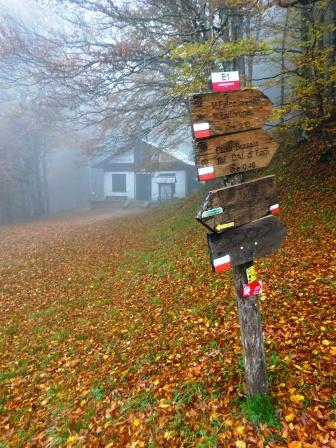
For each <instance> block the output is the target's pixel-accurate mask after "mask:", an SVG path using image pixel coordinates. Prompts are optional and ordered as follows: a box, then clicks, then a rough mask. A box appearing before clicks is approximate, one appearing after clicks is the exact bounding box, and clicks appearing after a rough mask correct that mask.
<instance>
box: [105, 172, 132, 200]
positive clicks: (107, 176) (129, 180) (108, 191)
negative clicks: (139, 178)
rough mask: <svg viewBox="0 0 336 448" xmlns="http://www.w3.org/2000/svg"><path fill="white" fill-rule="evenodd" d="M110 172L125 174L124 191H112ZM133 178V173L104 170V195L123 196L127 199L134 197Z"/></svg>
mask: <svg viewBox="0 0 336 448" xmlns="http://www.w3.org/2000/svg"><path fill="white" fill-rule="evenodd" d="M112 174H126V192H124V193H118V192H114V191H112ZM134 184H135V179H134V173H127V172H115V173H114V172H106V173H104V194H105V197H106V196H123V197H126V196H127V198H128V199H134V198H135V188H134Z"/></svg>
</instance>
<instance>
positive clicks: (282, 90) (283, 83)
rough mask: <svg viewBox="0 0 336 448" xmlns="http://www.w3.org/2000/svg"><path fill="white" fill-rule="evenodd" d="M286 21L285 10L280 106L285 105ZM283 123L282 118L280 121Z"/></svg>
mask: <svg viewBox="0 0 336 448" xmlns="http://www.w3.org/2000/svg"><path fill="white" fill-rule="evenodd" d="M288 19H289V10H288V9H287V10H286V18H285V26H284V30H283V36H282V43H281V84H280V105H281V106H283V105H284V104H285V76H284V73H285V68H286V58H285V54H286V44H287V31H288ZM281 121H282V122H283V121H284V118H282V119H281Z"/></svg>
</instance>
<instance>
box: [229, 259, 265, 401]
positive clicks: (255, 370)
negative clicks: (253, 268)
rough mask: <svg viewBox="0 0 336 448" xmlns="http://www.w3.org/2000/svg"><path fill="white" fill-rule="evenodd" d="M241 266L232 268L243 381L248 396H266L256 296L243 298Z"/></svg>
mask: <svg viewBox="0 0 336 448" xmlns="http://www.w3.org/2000/svg"><path fill="white" fill-rule="evenodd" d="M250 265H251V264H249V265H247V264H242V265H239V266H235V267H234V268H233V279H234V284H235V291H236V300H237V308H238V318H239V326H240V338H241V342H242V346H243V359H244V368H245V381H246V385H247V391H248V395H249V396H251V397H253V396H255V395H266V394H267V374H266V360H265V351H264V339H263V333H262V326H261V317H260V312H259V303H258V296H252V297H249V298H248V299H244V298H243V293H242V291H243V287H244V284H246V283H247V277H246V268H247V266H250Z"/></svg>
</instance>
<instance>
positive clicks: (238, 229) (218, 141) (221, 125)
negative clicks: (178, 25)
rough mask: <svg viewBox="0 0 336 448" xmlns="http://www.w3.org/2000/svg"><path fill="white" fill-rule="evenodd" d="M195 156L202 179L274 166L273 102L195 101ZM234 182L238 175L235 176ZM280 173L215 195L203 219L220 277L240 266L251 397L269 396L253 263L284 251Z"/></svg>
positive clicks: (248, 96) (237, 277)
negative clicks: (266, 126)
mask: <svg viewBox="0 0 336 448" xmlns="http://www.w3.org/2000/svg"><path fill="white" fill-rule="evenodd" d="M189 109H190V116H191V121H192V133H193V138H194V144H193V145H194V154H195V161H196V165H197V167H198V177H199V180H200V181H207V180H212V179H215V178H216V177H219V176H228V175H235V174H236V173H244V172H246V171H251V170H254V169H256V168H264V167H266V166H268V165H269V163H270V161H271V159H272V157H273V156H274V154H275V152H276V150H277V144H276V143H275V142H274V141H273V140H272V138H271V137H270V136H269V135H268V134H267V132H265V131H264V130H263V129H261V128H262V126H263V125H264V123H265V121H266V120H267V118H268V117H269V115H270V113H271V110H272V103H271V101H270V100H269V98H267V96H265V95H264V94H263V93H262V92H261V91H260V90H256V89H250V90H242V91H229V92H222V91H218V92H214V93H204V94H192V95H190V96H189ZM231 177H232V176H231ZM278 212H279V199H278V191H277V188H276V184H275V176H266V177H263V178H260V179H255V180H252V181H250V182H245V183H240V184H238V185H233V186H231V187H224V188H220V189H217V190H212V191H210V192H208V194H207V196H206V198H205V200H204V202H203V204H202V206H201V208H200V210H199V212H198V214H197V216H196V219H197V220H198V221H200V223H201V224H203V225H204V226H205V227H206V228H207V229H208V230H209V231H210V233H208V248H209V254H210V260H211V264H212V267H213V270H214V271H215V272H216V273H220V272H224V271H226V270H227V269H230V268H232V269H233V279H234V284H235V291H236V298H237V308H238V317H239V323H240V334H241V340H242V346H243V356H244V367H245V376H246V383H247V389H248V394H249V395H250V396H254V395H260V394H266V393H267V376H266V362H265V353H264V342H263V335H262V327H261V318H260V313H259V305H258V294H259V293H260V292H261V290H262V282H260V281H258V280H257V277H256V275H255V272H254V266H253V260H254V259H256V258H260V257H263V256H265V255H269V254H272V253H274V252H275V251H277V250H278V248H279V247H280V245H281V242H282V240H283V239H284V237H285V235H286V228H285V226H284V225H283V224H281V222H280V221H279V220H278V219H277V218H276V217H275V216H273V215H275V214H277V213H278Z"/></svg>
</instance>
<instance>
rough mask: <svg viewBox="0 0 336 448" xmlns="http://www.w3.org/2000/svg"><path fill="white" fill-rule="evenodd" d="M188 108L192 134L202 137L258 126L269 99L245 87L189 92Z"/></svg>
mask: <svg viewBox="0 0 336 448" xmlns="http://www.w3.org/2000/svg"><path fill="white" fill-rule="evenodd" d="M189 108H190V114H191V121H192V124H193V134H194V138H195V139H202V138H207V137H209V136H215V135H222V134H230V133H234V132H241V131H248V130H251V129H259V128H262V127H263V125H264V123H265V121H266V120H267V118H268V116H269V115H270V113H271V111H272V102H271V100H270V99H269V98H268V97H267V96H266V95H264V94H263V93H262V92H261V91H260V90H258V89H248V90H237V91H233V92H213V93H203V94H202V93H199V94H192V95H190V96H189ZM204 130H206V132H205V133H204Z"/></svg>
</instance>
